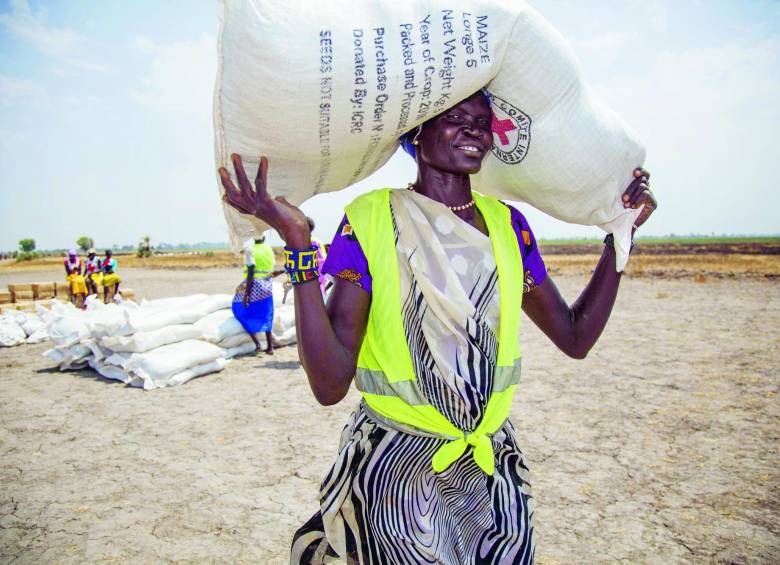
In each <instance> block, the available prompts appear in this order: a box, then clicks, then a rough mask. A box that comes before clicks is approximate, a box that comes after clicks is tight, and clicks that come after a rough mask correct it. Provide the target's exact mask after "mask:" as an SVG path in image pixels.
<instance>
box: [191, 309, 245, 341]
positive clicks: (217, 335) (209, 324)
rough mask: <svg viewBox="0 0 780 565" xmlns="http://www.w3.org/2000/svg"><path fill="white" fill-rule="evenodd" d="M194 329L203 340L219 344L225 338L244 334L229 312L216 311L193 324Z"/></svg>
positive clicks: (239, 323) (239, 324)
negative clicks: (199, 332) (195, 328)
mask: <svg viewBox="0 0 780 565" xmlns="http://www.w3.org/2000/svg"><path fill="white" fill-rule="evenodd" d="M195 327H197V328H198V329H199V330H200V331H201V335H202V337H203V339H205V340H207V341H210V342H212V343H219V342H220V341H222V340H223V339H225V338H228V337H231V336H234V335H241V334H242V333H246V330H244V326H242V325H241V322H239V321H238V320H237V319H236V318H235V316H233V312H232V311H231V310H217V311H216V312H213V313H211V314H209V315H208V316H206V317H205V318H202V319H200V320H198V321H197V322H195Z"/></svg>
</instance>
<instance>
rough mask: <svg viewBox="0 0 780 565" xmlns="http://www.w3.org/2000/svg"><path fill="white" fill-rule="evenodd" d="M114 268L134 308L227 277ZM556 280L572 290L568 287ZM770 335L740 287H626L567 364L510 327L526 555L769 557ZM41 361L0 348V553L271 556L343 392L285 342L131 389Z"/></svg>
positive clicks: (774, 509)
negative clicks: (193, 376)
mask: <svg viewBox="0 0 780 565" xmlns="http://www.w3.org/2000/svg"><path fill="white" fill-rule="evenodd" d="M128 271H129V272H128V273H126V275H127V277H128V278H129V279H131V281H132V282H133V284H132V286H134V287H135V288H145V289H146V290H147V292H146V294H147V295H148V296H164V295H173V294H182V293H187V292H196V291H205V292H216V291H224V289H225V288H226V287H227V288H229V287H230V286H231V285H232V284H234V282H235V281H233V280H232V277H233V276H234V275H233V274H232V273H231V272H230V271H229V270H219V269H214V270H209V271H202V272H199V273H197V274H195V275H193V274H191V273H188V272H181V271H179V272H166V271H143V270H135V271H132V270H129V269H128ZM557 280H558V283H559V286H560V287H561V288H562V290H563V292H564V294H565V295H566V296H567V297H568V298H569V299H573V298H574V297H575V296H576V294H577V292H578V290H579V288H580V287H581V286H582V284H583V280H584V279H583V277H581V276H560V277H558V279H557ZM0 282H2V281H0ZM526 322H527V320H526ZM779 326H780V284H777V283H776V282H771V281H761V280H739V279H735V280H721V281H712V282H707V283H696V282H693V281H691V280H677V281H662V280H649V279H629V280H626V281H624V285H623V288H622V289H621V294H620V297H619V299H618V304H617V306H616V311H615V314H614V315H613V319H612V320H611V321H610V324H609V326H608V328H607V330H606V331H605V333H604V335H603V336H602V339H601V341H600V342H599V344H598V345H597V346H596V348H595V349H594V350H593V351H592V352H591V355H590V356H589V357H588V359H586V360H584V361H574V360H570V359H567V358H565V357H564V356H563V355H562V354H560V353H559V352H557V351H556V350H555V349H554V347H553V346H552V345H550V344H549V343H548V342H547V341H546V338H544V336H542V335H541V334H540V332H538V331H537V330H536V329H535V328H533V327H532V326H531V324H530V323H526V325H525V327H524V328H523V351H524V363H523V368H524V375H523V379H522V387H521V388H520V390H519V392H518V395H517V398H516V400H515V404H514V408H513V410H512V419H513V422H514V424H515V427H516V428H517V429H518V432H519V435H520V438H521V444H522V445H523V446H524V451H525V453H526V454H527V456H528V458H529V461H530V464H531V471H532V481H533V488H534V496H535V499H536V515H535V520H536V528H537V532H538V537H537V540H538V545H537V553H536V555H537V563H540V564H546V565H549V564H556V563H558V564H569V563H723V564H748V563H767V564H768V563H777V562H778V561H780V490H779V489H778V484H780V471H779V469H780V465H778V460H779V457H778V456H779V455H780V441H778V438H779V437H780V401H779V400H778V395H777V393H778V384H779V381H780V379H778V372H779V370H780V347H779V346H780V331H778V330H779V329H780V327H779ZM44 349H45V345H40V346H21V347H16V348H12V349H5V350H2V351H0V387H1V388H0V390H2V395H0V485H2V486H1V487H0V555H1V556H2V557H1V558H0V561H2V562H3V563H84V562H89V563H115V562H118V563H166V562H181V563H207V562H213V563H285V562H286V561H287V549H288V546H289V542H290V538H291V535H292V533H293V531H294V530H295V529H296V528H297V527H298V526H299V525H301V524H302V522H303V521H304V520H306V519H307V518H308V517H309V516H310V515H311V514H312V513H313V512H314V511H315V510H316V508H317V487H318V484H319V481H320V479H321V478H322V476H323V475H324V473H325V472H326V471H327V469H328V466H329V465H330V463H331V462H332V460H333V456H334V453H335V450H336V448H337V441H338V435H339V431H340V428H341V425H342V423H343V422H344V420H345V418H346V415H347V414H348V412H349V411H350V410H351V409H352V408H353V407H354V405H355V404H356V402H357V398H358V397H357V395H356V394H355V393H354V392H352V393H350V396H349V397H348V398H347V400H345V401H344V402H343V403H342V404H340V405H338V406H336V407H331V408H324V407H320V406H318V405H317V404H316V402H315V401H314V400H313V398H312V396H311V394H310V393H309V391H308V387H307V384H306V378H305V375H304V373H303V371H302V369H301V368H300V365H299V363H298V360H297V353H296V351H295V349H294V348H286V349H283V350H279V351H278V352H277V355H275V356H274V357H273V358H270V357H248V358H243V359H238V360H236V361H234V362H233V363H232V364H231V365H229V366H228V368H227V369H226V370H225V371H223V372H222V373H219V374H216V375H210V376H206V377H203V378H200V379H197V380H195V381H192V382H190V383H188V384H186V385H184V386H181V387H177V388H173V389H166V390H157V391H148V392H145V391H142V390H135V389H130V388H126V387H124V386H123V385H121V384H118V383H114V382H110V381H106V380H102V379H99V378H96V377H95V375H94V374H93V373H91V372H89V371H82V372H76V373H60V372H58V371H57V370H53V369H51V368H50V366H49V362H48V361H47V360H45V359H43V358H42V357H41V356H40V354H41V352H42V351H43V350H44Z"/></svg>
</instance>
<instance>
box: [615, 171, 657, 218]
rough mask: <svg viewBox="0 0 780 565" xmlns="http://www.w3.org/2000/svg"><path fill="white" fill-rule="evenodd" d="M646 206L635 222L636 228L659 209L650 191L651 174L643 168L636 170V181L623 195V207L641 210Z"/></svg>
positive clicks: (633, 181)
mask: <svg viewBox="0 0 780 565" xmlns="http://www.w3.org/2000/svg"><path fill="white" fill-rule="evenodd" d="M642 205H644V208H642V211H641V212H640V213H639V216H637V218H636V220H634V228H635V229H636V228H638V227H639V226H641V225H642V224H644V223H645V222H646V221H647V218H649V217H650V214H652V213H653V212H654V211H655V209H656V208H657V207H658V202H656V200H655V196H653V193H652V192H651V191H650V173H648V172H647V171H646V170H644V169H643V168H641V167H637V168H636V169H634V180H632V181H631V184H629V185H628V188H627V189H626V191H625V192H624V193H623V207H624V208H635V209H636V208H639V207H640V206H642Z"/></svg>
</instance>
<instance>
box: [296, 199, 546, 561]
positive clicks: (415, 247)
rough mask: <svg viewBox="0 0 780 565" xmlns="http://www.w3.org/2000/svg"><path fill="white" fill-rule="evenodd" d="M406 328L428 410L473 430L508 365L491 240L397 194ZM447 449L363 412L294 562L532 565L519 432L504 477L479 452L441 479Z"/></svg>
mask: <svg viewBox="0 0 780 565" xmlns="http://www.w3.org/2000/svg"><path fill="white" fill-rule="evenodd" d="M391 204H392V210H393V218H394V224H395V228H396V251H397V256H398V266H399V275H400V280H401V296H402V299H403V303H402V304H403V318H404V329H405V332H406V338H407V343H408V344H409V349H410V352H411V353H412V358H413V361H414V364H415V372H416V376H417V386H418V387H419V390H420V392H421V393H422V395H423V396H424V397H425V398H426V400H427V401H428V402H429V403H430V404H431V405H433V406H434V407H435V408H436V409H437V410H439V412H441V413H442V414H444V415H445V416H446V417H447V418H448V419H449V420H450V421H451V422H453V423H454V424H455V425H456V426H458V427H459V428H460V429H462V430H464V431H473V430H474V428H476V426H477V424H478V423H479V421H480V419H481V417H482V414H483V410H484V408H485V405H486V404H487V399H488V398H489V397H490V393H491V391H492V384H493V374H494V370H495V366H496V358H497V352H498V341H497V338H496V330H497V328H498V315H499V302H498V284H497V282H498V280H497V270H496V264H495V260H494V259H493V254H492V249H491V244H490V240H489V239H488V237H487V236H485V235H484V234H482V233H481V232H479V231H478V230H476V229H475V228H473V227H472V226H470V225H469V224H467V223H465V222H462V221H460V220H459V219H458V218H456V217H455V216H454V215H453V214H451V213H450V212H449V210H447V208H446V207H444V206H443V205H442V204H440V203H438V202H435V201H433V200H430V199H428V198H426V197H424V196H421V195H418V194H415V193H411V192H406V191H396V192H393V193H391ZM445 441H446V440H442V439H439V438H437V437H432V436H428V435H426V434H425V433H423V432H420V431H418V430H412V429H409V428H405V427H404V426H402V425H399V424H398V423H395V422H389V421H386V420H384V419H383V418H381V417H379V416H378V415H376V414H374V413H372V411H371V410H370V408H368V407H367V406H366V405H365V404H363V403H361V404H360V405H359V406H358V408H357V409H356V410H355V412H354V413H353V414H352V415H351V416H350V418H349V420H348V422H347V424H346V426H345V427H344V430H343V432H342V436H341V444H340V449H339V454H338V457H337V459H336V462H335V463H334V465H333V467H332V468H331V470H330V472H329V473H328V474H327V476H326V477H325V479H324V481H323V483H322V486H321V491H320V511H319V512H318V513H317V514H315V515H314V516H313V517H312V518H311V519H310V520H309V521H308V522H307V523H306V524H305V525H304V526H303V527H302V528H300V529H299V530H298V532H296V534H295V536H294V540H293V547H292V552H291V558H290V562H291V563H324V562H327V561H328V560H329V559H330V558H332V557H335V556H337V555H339V556H341V557H344V558H346V559H347V560H348V562H351V563H361V564H367V563H453V564H455V563H457V564H461V563H464V564H466V563H523V564H525V563H532V562H533V554H534V535H533V499H532V497H531V490H530V484H529V482H528V468H527V465H526V461H525V458H524V457H523V454H522V453H521V451H520V449H519V448H518V446H517V442H516V440H515V436H514V432H513V428H512V425H511V424H510V423H509V422H507V423H505V424H504V426H503V427H502V428H501V429H500V430H499V431H498V432H497V433H496V434H494V435H493V437H492V442H493V450H494V454H495V472H494V474H493V475H492V476H489V475H486V474H485V473H484V472H483V471H482V470H481V469H480V468H479V467H478V466H477V465H476V463H475V462H474V459H473V458H472V456H471V452H470V449H469V450H467V451H466V453H464V455H463V456H462V457H461V458H460V459H458V460H457V461H456V462H455V463H454V464H453V465H452V466H450V467H449V468H448V469H446V470H445V471H443V472H441V473H436V472H434V470H433V468H432V466H431V459H432V457H433V454H434V452H435V451H436V450H437V449H438V448H439V447H440V446H441V445H442V444H443V443H444V442H445Z"/></svg>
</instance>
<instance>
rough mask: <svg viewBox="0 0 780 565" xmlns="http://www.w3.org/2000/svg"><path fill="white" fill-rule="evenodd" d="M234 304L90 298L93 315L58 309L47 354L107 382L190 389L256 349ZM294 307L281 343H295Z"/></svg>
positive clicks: (206, 298)
mask: <svg viewBox="0 0 780 565" xmlns="http://www.w3.org/2000/svg"><path fill="white" fill-rule="evenodd" d="M279 288H280V290H281V286H280V285H279ZM231 303H232V296H231V295H228V294H215V295H206V294H195V295H191V296H182V297H174V298H164V299H160V300H150V301H143V302H142V303H141V305H140V306H139V305H137V304H135V303H133V302H131V301H123V302H121V303H118V304H103V303H101V302H100V301H98V300H95V299H92V298H89V299H87V309H86V311H80V310H77V309H75V308H67V307H62V308H56V309H53V310H52V318H51V320H50V321H49V323H48V325H47V330H48V334H49V336H50V338H51V340H52V342H53V343H54V345H55V347H53V348H52V349H50V350H48V351H46V352H45V353H44V356H46V357H48V358H49V359H51V360H53V361H55V362H56V363H58V364H59V367H60V370H74V369H82V368H85V367H87V366H89V367H91V368H92V369H94V370H95V371H96V372H97V373H99V374H100V375H102V376H103V377H106V378H108V379H114V380H118V381H121V382H123V383H126V384H128V385H130V386H135V387H143V388H144V389H154V388H161V387H167V386H176V385H180V384H184V383H186V382H187V381H189V380H191V379H193V378H195V377H199V376H201V375H206V374H209V373H214V372H218V371H221V370H222V369H224V368H225V366H226V365H227V363H228V360H230V359H231V358H233V357H235V356H237V355H244V354H247V353H251V352H253V351H254V349H255V346H254V343H253V341H252V338H251V337H250V336H249V335H248V334H247V333H246V332H245V331H244V328H243V327H242V326H241V324H240V323H239V322H238V320H236V318H235V317H234V316H233V313H232V311H231V308H230V307H231ZM280 306H281V305H280ZM291 308H292V306H281V307H280V311H281V312H282V313H283V314H284V316H285V322H284V324H281V325H280V326H279V329H280V330H282V332H280V338H285V340H286V343H294V342H295V336H294V334H295V319H294V312H293V317H292V321H290V316H289V311H290V309H291ZM290 326H291V327H292V334H291V332H290Z"/></svg>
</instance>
